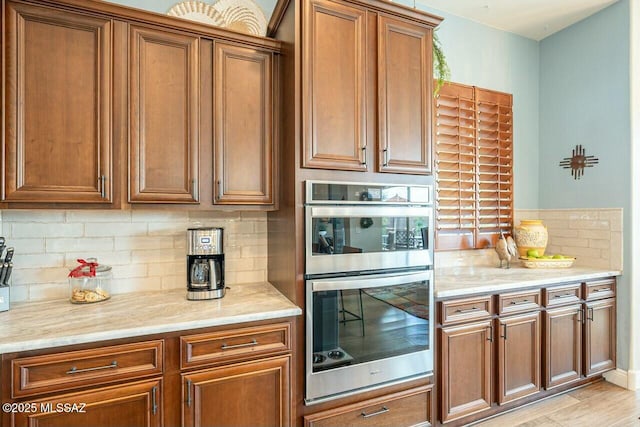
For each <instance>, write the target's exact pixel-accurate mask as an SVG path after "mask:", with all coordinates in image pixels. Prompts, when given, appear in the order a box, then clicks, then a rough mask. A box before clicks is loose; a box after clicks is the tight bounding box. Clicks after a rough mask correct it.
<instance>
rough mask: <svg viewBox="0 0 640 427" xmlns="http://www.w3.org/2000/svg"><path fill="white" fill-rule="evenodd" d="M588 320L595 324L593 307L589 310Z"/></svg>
mask: <svg viewBox="0 0 640 427" xmlns="http://www.w3.org/2000/svg"><path fill="white" fill-rule="evenodd" d="M589 314H591V316H589ZM587 320H591V321H592V322H593V307H588V308H587Z"/></svg>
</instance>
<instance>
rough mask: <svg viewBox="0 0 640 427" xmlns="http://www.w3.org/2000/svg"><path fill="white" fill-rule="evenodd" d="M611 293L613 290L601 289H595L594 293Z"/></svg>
mask: <svg viewBox="0 0 640 427" xmlns="http://www.w3.org/2000/svg"><path fill="white" fill-rule="evenodd" d="M609 291H611V288H600V289H594V290H593V292H609Z"/></svg>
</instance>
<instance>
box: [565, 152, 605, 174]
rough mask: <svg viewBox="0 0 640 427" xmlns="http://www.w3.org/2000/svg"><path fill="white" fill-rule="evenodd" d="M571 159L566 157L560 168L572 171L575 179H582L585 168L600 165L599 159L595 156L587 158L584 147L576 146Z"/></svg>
mask: <svg viewBox="0 0 640 427" xmlns="http://www.w3.org/2000/svg"><path fill="white" fill-rule="evenodd" d="M572 154H573V155H572V156H571V157H565V158H564V159H562V161H560V167H562V168H563V169H571V176H573V179H580V178H581V177H582V175H584V168H592V167H593V166H594V165H597V164H598V159H597V158H595V157H594V156H585V151H584V148H582V145H576V148H575V149H574V150H573V151H572Z"/></svg>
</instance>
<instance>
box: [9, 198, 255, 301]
mask: <svg viewBox="0 0 640 427" xmlns="http://www.w3.org/2000/svg"><path fill="white" fill-rule="evenodd" d="M266 219H267V217H266V213H264V212H186V211H184V212H183V211H155V210H135V211H108V210H82V211H80V210H67V211H57V210H56V211H53V210H42V211H32V210H5V211H2V218H1V220H2V224H1V226H2V235H3V236H5V238H6V239H7V244H8V245H10V246H14V247H15V248H16V255H15V257H14V272H13V275H12V277H11V285H12V287H11V300H12V301H13V302H17V301H27V300H42V299H55V298H66V297H67V296H68V288H67V286H68V285H67V274H68V273H69V269H70V268H71V267H73V266H75V265H76V259H78V258H88V257H92V256H93V257H96V258H98V261H99V262H100V263H103V264H109V265H111V266H113V283H112V291H113V292H114V293H126V292H137V291H149V290H160V289H172V288H185V286H186V284H185V280H186V246H187V244H186V243H187V237H186V230H187V228H189V227H207V226H212V227H223V228H224V229H225V236H224V238H225V242H224V250H225V278H226V282H227V284H229V285H230V286H231V285H233V284H241V283H250V282H257V281H263V280H266V277H267V222H266Z"/></svg>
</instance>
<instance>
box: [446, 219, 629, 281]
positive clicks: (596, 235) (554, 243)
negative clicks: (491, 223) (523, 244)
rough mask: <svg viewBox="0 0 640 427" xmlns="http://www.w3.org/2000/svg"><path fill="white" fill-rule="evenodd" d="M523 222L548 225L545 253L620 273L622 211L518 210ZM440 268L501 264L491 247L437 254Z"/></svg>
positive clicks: (518, 220) (516, 221)
mask: <svg viewBox="0 0 640 427" xmlns="http://www.w3.org/2000/svg"><path fill="white" fill-rule="evenodd" d="M522 219H540V220H542V221H543V223H544V225H546V226H547V230H548V232H549V243H548V244H547V252H546V253H551V254H563V255H570V256H574V257H576V262H575V265H578V266H584V267H595V268H605V269H612V270H622V267H623V265H622V258H623V257H622V244H623V242H622V230H623V228H622V208H609V209H521V210H516V211H515V212H514V220H515V222H514V223H515V224H516V225H518V224H519V223H520V220H522ZM435 262H436V266H437V267H439V268H446V267H460V266H465V265H496V266H498V265H499V264H500V261H499V260H498V255H497V254H496V252H495V250H494V249H493V248H491V249H482V250H471V251H469V250H468V251H446V252H436V260H435Z"/></svg>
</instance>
